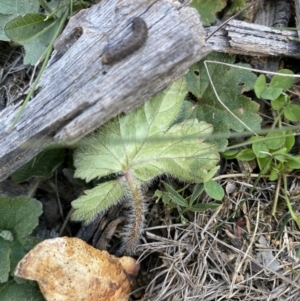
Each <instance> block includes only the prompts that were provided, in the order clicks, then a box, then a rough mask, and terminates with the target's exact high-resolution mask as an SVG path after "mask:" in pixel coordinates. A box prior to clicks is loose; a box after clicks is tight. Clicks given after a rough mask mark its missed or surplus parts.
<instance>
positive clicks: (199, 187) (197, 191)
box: [190, 183, 204, 205]
mask: <svg viewBox="0 0 300 301" xmlns="http://www.w3.org/2000/svg"><path fill="white" fill-rule="evenodd" d="M203 190H204V186H203V184H202V183H201V184H200V183H199V184H196V185H195V187H194V189H193V193H192V195H191V199H190V205H193V204H194V203H195V201H196V200H197V199H198V197H199V196H200V194H201V193H202V192H203Z"/></svg>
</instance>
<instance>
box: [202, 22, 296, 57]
mask: <svg viewBox="0 0 300 301" xmlns="http://www.w3.org/2000/svg"><path fill="white" fill-rule="evenodd" d="M215 28H216V27H210V28H208V29H206V35H207V36H208V35H209V34H210V32H213V30H214V29H215ZM206 45H207V46H208V47H211V48H212V50H214V51H218V52H225V53H229V54H243V55H251V56H286V57H294V58H300V41H299V38H298V33H297V31H291V30H280V29H275V28H271V27H268V26H264V25H258V24H250V23H247V22H243V21H238V20H231V21H229V22H228V24H226V25H225V26H224V28H222V29H221V30H219V31H218V32H216V33H215V34H214V35H213V36H212V37H211V38H210V39H208V41H207V43H206Z"/></svg>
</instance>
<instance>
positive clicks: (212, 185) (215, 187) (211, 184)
mask: <svg viewBox="0 0 300 301" xmlns="http://www.w3.org/2000/svg"><path fill="white" fill-rule="evenodd" d="M204 189H205V191H206V193H207V194H208V195H209V196H210V197H211V198H213V199H215V200H218V201H221V200H222V199H223V197H224V189H223V188H222V186H221V185H220V184H219V183H217V182H215V181H213V180H210V181H208V182H205V183H204Z"/></svg>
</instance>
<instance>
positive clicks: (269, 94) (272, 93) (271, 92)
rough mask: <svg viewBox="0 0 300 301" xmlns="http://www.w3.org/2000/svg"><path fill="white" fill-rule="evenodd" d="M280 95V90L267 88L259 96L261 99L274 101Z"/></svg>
mask: <svg viewBox="0 0 300 301" xmlns="http://www.w3.org/2000/svg"><path fill="white" fill-rule="evenodd" d="M281 93H282V88H276V87H268V88H267V89H265V90H264V91H263V92H262V93H261V95H260V96H261V98H263V99H267V100H274V99H276V98H278V97H279V95H280V94H281Z"/></svg>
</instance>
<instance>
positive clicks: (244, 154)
mask: <svg viewBox="0 0 300 301" xmlns="http://www.w3.org/2000/svg"><path fill="white" fill-rule="evenodd" d="M236 158H237V159H238V160H241V161H251V160H253V159H255V154H254V152H253V150H252V149H250V148H246V149H243V150H241V151H240V152H239V153H238V154H237V156H236Z"/></svg>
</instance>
